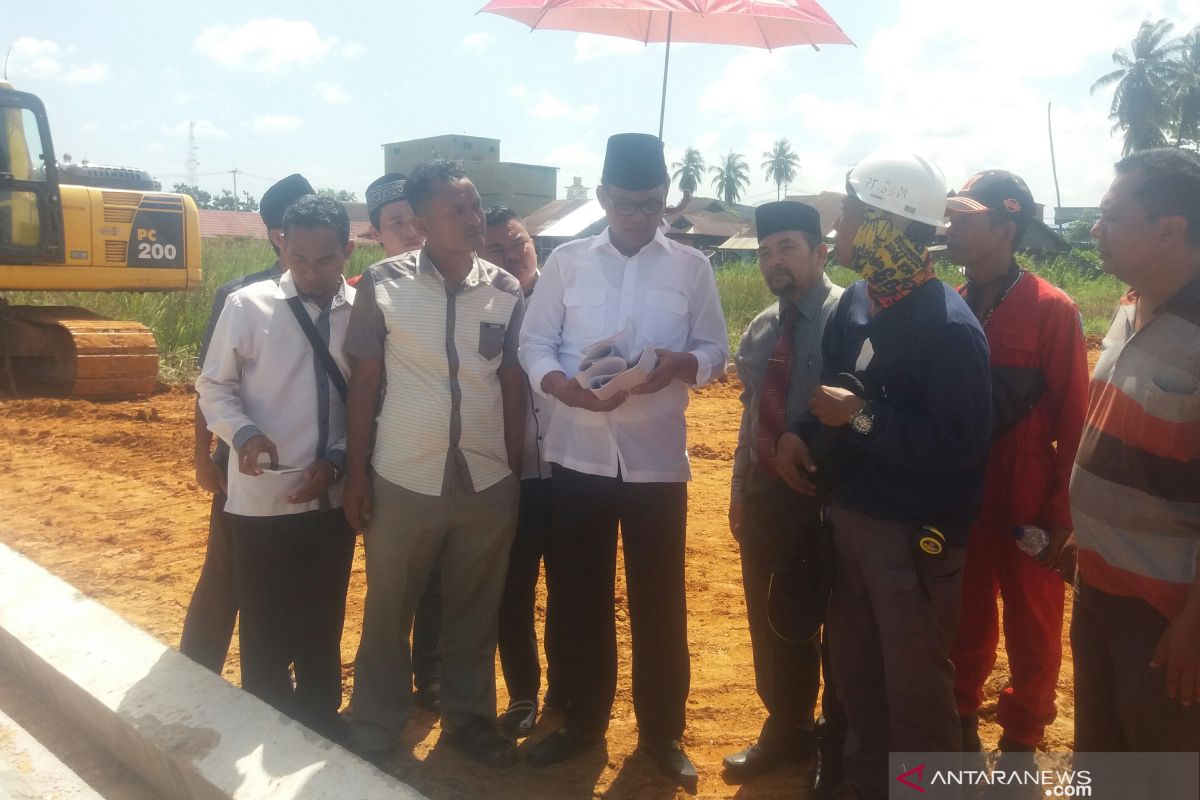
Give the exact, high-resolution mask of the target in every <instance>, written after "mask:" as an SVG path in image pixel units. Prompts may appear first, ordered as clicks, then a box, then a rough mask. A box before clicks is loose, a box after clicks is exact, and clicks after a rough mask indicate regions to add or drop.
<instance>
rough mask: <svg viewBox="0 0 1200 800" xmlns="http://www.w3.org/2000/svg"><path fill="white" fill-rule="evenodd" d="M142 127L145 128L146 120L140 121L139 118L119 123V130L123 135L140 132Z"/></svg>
mask: <svg viewBox="0 0 1200 800" xmlns="http://www.w3.org/2000/svg"><path fill="white" fill-rule="evenodd" d="M144 127H146V120H144V119H142V118H141V117H138V118H137V119H131V120H127V121H125V122H122V123H121V130H122V131H124V132H125V133H132V132H133V131H136V130H141V129H142V128H144Z"/></svg>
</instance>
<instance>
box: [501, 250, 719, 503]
mask: <svg viewBox="0 0 1200 800" xmlns="http://www.w3.org/2000/svg"><path fill="white" fill-rule="evenodd" d="M630 323H632V324H633V327H634V330H635V337H634V342H633V347H632V352H634V353H636V352H640V351H641V350H642V348H643V347H646V346H652V347H658V348H664V349H667V350H673V351H676V352H686V353H691V354H692V355H694V356H695V357H696V362H697V365H698V367H697V370H696V384H695V385H697V386H699V385H703V384H705V383H708V382H709V381H710V380H712V379H713V378H715V377H717V376H718V375H720V374H721V373H722V372H723V371H724V369H725V363H726V360H727V359H728V357H729V337H728V333H727V331H726V328H725V317H724V315H723V314H722V313H721V302H720V298H719V297H718V296H717V284H716V280H715V279H714V277H713V272H712V266H711V265H710V264H709V263H708V259H707V258H706V257H705V256H704V254H703V253H701V252H700V251H698V250H695V249H694V248H691V247H687V246H685V245H681V244H679V243H677V242H674V241H672V240H670V239H668V238H667V237H666V236H664V235H663V233H662V231H659V232H658V233H656V234H655V236H654V239H653V240H652V241H651V242H650V243H649V244H647V245H646V246H645V247H643V248H642V249H641V251H639V252H638V253H637V254H636V255H634V256H633V257H632V258H626V257H625V256H623V255H621V253H620V252H619V251H618V250H617V249H616V248H615V247H614V246H613V244H612V241H611V240H610V239H609V236H608V230H607V229H605V230H604V231H603V232H602V233H600V234H599V235H597V236H592V237H590V238H587V239H580V240H577V241H574V242H568V243H567V244H564V245H562V246H561V247H559V248H558V249H556V250H555V251H554V252H553V253H551V254H550V258H549V259H547V261H546V264H545V266H544V267H543V269H542V276H541V278H540V279H539V280H538V285H537V291H536V292H534V293H533V296H532V297H531V298H530V302H529V308H528V310H527V311H526V314H525V323H524V326H523V328H522V330H521V348H520V360H521V366H523V367H524V368H525V371H526V373H528V375H529V382H530V384H532V386H533V388H534V390H535V391H536V392H539V393H540V392H541V387H542V379H543V378H545V377H546V375H548V374H550V373H551V372H556V371H557V372H563V373H564V374H565V375H566V376H567V377H568V378H570V377H573V376H574V375H575V374H576V373H577V372H578V371H579V357H580V353H581V352H582V351H583V350H584V349H585V348H587V347H588V346H589V345H592V344H594V343H595V342H597V341H599V340H601V339H604V338H607V337H609V336H612V335H614V334H616V333H619V332H620V331H622V330H624V329H626V328H627V327H628V326H629V324H630ZM687 405H688V387H687V386H686V385H685V384H684V383H683V382H681V381H678V380H676V381H672V382H671V384H670V385H668V386H667V387H666V388H664V389H663V390H662V391H659V392H656V393H655V394H651V395H630V396H629V398H628V399H627V400H626V401H625V402H624V403H623V404H622V405H620V406H618V407H617V408H616V409H615V410H613V411H610V412H606V413H598V412H595V411H586V410H583V409H579V408H570V407H567V406H564V405H562V404H561V403H559V404H558V405H557V406H556V407H555V409H554V416H553V418H552V419H551V421H550V424H549V426H548V429H547V431H546V433H545V442H544V445H545V447H544V450H545V457H546V460H547V461H551V462H554V463H556V464H561V465H562V466H564V467H567V468H569V469H573V470H577V471H579V472H585V473H588V474H592V475H603V476H608V477H614V476H616V475H617V474H618V472H619V473H620V475H621V477H622V478H623V479H624V480H626V481H629V482H631V483H651V482H677V481H686V480H688V479H690V478H691V470H690V469H689V467H688V458H687V429H686V423H685V420H684V411H685V410H686V409H687Z"/></svg>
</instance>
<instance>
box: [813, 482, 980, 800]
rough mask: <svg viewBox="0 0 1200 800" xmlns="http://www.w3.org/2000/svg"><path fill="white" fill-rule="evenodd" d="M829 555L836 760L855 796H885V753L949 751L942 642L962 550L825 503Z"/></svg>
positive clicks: (955, 601) (949, 689)
mask: <svg viewBox="0 0 1200 800" xmlns="http://www.w3.org/2000/svg"><path fill="white" fill-rule="evenodd" d="M830 522H831V524H832V526H833V542H834V548H835V552H836V558H837V571H836V573H835V575H836V577H835V580H834V588H833V596H832V598H831V599H830V603H829V612H828V614H827V616H826V628H825V629H826V632H827V633H828V636H829V649H830V656H831V660H832V666H833V674H834V678H835V679H836V681H837V694H838V699H839V700H841V701H842V705H843V706H844V707H845V710H846V723H847V734H848V735H847V737H846V749H845V754H844V760H843V765H844V768H845V772H846V780H847V782H848V783H849V784H850V785H851V786H852V787H853V788H854V791H855V793H856V797H862V798H872V799H873V798H886V797H887V796H888V787H889V785H890V783H891V780H890V776H889V775H888V753H889V752H958V751H959V750H960V749H961V746H962V728H961V726H960V724H959V721H958V713H957V711H956V709H955V704H954V666H953V665H952V664H951V663H950V658H949V654H950V645H951V643H952V642H953V641H954V634H955V632H956V630H957V628H958V615H959V609H960V607H961V605H962V596H961V589H962V568H963V564H964V563H965V561H966V550H965V548H960V547H947V548H946V549H945V550H944V551H943V552H942V554H941V555H940V556H936V557H932V556H926V555H917V553H916V552H914V548H913V531H914V529H915V527H916V526H914V525H912V524H911V523H906V522H893V521H890V520H882V519H877V518H875V517H870V516H867V515H865V514H860V513H857V512H854V511H849V510H847V509H845V508H842V507H841V506H839V505H836V504H835V505H834V506H833V509H832V511H831V513H830Z"/></svg>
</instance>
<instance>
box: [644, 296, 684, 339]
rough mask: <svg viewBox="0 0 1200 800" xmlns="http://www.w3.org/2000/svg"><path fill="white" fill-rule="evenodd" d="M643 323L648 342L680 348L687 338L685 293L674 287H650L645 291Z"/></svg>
mask: <svg viewBox="0 0 1200 800" xmlns="http://www.w3.org/2000/svg"><path fill="white" fill-rule="evenodd" d="M643 325H644V330H645V336H646V340H647V342H648V343H649V344H653V345H656V346H658V347H665V348H667V349H669V350H682V349H683V348H684V346H685V345H686V344H687V339H688V299H687V295H685V294H684V293H683V292H678V291H675V290H674V289H651V290H649V291H648V292H646V313H645V314H643Z"/></svg>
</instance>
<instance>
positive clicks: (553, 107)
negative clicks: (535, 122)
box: [508, 85, 601, 125]
mask: <svg viewBox="0 0 1200 800" xmlns="http://www.w3.org/2000/svg"><path fill="white" fill-rule="evenodd" d="M508 93H509V94H510V95H511V96H513V97H515V98H516V99H517V100H519V101H520V102H521V103H522V104H524V105H525V106H526V107H528V106H529V105H530V102H531V99H530V96H529V90H528V89H526V88H525V87H524V86H520V85H517V86H513V87H511V88H509V90H508ZM600 110H601V109H600V106H599V105H597V104H596V103H588V104H587V105H585V106H573V105H571V104H570V103H567V102H564V101H563V100H562V99H561V98H559V97H557V96H556V95H553V94H551V93H550V92H542V94H541V98H540V99H539V100H538V101H537V102H536V103H534V104H533V107H532V108H530V109H529V113H530V114H532V115H533V116H534V117H535V118H536V119H542V120H570V121H571V122H574V123H576V124H579V125H586V124H588V123H590V122H591V121H592V120H594V119H595V118H596V117H597V116H599V114H600Z"/></svg>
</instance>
